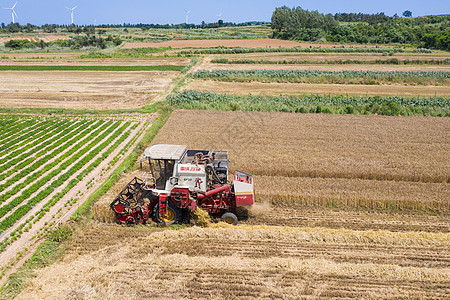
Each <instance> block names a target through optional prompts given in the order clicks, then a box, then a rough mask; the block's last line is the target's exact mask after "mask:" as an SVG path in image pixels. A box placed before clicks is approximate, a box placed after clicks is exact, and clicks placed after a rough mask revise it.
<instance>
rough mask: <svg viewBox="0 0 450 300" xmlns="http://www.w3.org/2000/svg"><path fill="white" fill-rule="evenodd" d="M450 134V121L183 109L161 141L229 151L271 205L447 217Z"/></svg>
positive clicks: (235, 164)
mask: <svg viewBox="0 0 450 300" xmlns="http://www.w3.org/2000/svg"><path fill="white" fill-rule="evenodd" d="M183 124H189V127H188V128H186V127H184V126H185V125H183ZM205 124H215V126H205ZM180 128H182V129H181V130H180ZM449 130H450V123H449V121H448V119H447V118H426V117H384V116H355V115H326V114H321V115H312V114H307V115H302V114H289V113H261V112H219V111H184V110H180V111H175V112H174V113H173V114H172V116H171V118H170V119H169V121H168V122H167V123H166V125H165V126H164V127H163V128H162V129H161V131H160V132H159V133H158V135H157V137H156V138H155V141H154V142H155V143H169V144H170V143H172V144H186V145H188V147H189V148H191V149H203V148H204V149H214V150H222V151H228V152H229V153H230V160H231V168H232V169H233V170H235V169H239V170H244V171H245V172H248V173H250V174H253V175H256V176H257V177H256V178H257V179H258V178H261V179H262V183H261V184H258V183H257V185H256V193H257V194H261V195H264V196H265V197H264V198H269V200H270V201H275V202H279V201H287V203H289V202H290V201H292V202H296V203H297V204H298V205H299V206H302V205H306V206H310V205H312V206H314V205H319V206H320V205H322V206H323V205H325V206H327V205H329V204H332V203H335V205H337V206H339V205H342V206H345V207H347V206H348V207H355V206H356V207H369V208H388V209H390V208H396V209H402V208H404V209H409V208H412V209H414V208H418V209H428V208H432V209H434V210H441V209H442V212H448V209H449V201H448V199H449V189H448V184H449V181H450V174H449V172H448V170H450V165H449V161H450V151H449V149H450V148H449V145H450V140H449V137H448V134H447V133H448V132H449ZM204 137H208V139H205V138H204ZM258 176H260V177H258ZM265 176H267V177H265ZM284 177H288V179H286V180H285V181H283V179H282V178H284ZM334 179H336V180H334ZM337 179H339V180H337ZM344 179H347V180H344ZM396 182H399V183H398V185H396ZM425 183H429V184H428V185H427V184H425ZM431 183H435V185H433V184H431ZM310 184H312V187H317V188H318V189H319V188H320V189H322V190H321V191H316V192H314V191H313V190H312V189H313V188H312V187H310V188H308V187H304V186H305V185H306V186H307V185H310ZM352 185H354V187H353V188H352V189H349V187H350V186H352ZM274 186H275V187H276V188H273V187H274ZM271 188H273V191H274V192H270V191H269V190H270V189H271ZM366 189H368V191H366ZM379 189H383V190H382V191H378V192H375V191H377V190H379ZM420 190H424V191H427V192H428V193H429V194H428V195H427V194H425V193H420V192H419V191H420ZM370 191H374V193H370ZM399 191H401V193H399ZM408 191H417V192H418V194H417V195H415V194H413V193H411V194H409V195H408ZM369 194H370V195H369ZM281 199H282V200H281Z"/></svg>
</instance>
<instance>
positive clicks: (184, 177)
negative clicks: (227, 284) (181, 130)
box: [110, 144, 254, 225]
mask: <svg viewBox="0 0 450 300" xmlns="http://www.w3.org/2000/svg"><path fill="white" fill-rule="evenodd" d="M145 161H147V162H148V165H149V173H145V176H144V179H139V178H137V177H136V178H134V179H133V180H131V181H130V182H129V183H128V184H127V185H126V186H125V188H124V189H123V190H122V191H121V192H120V193H119V195H118V196H117V197H116V198H115V199H114V201H113V202H112V203H111V204H110V207H111V209H112V210H113V211H114V213H115V214H116V220H117V221H118V222H120V223H124V224H127V225H134V224H144V223H145V222H147V220H149V219H152V220H153V221H155V222H157V223H165V224H174V223H181V222H182V221H183V220H184V219H185V218H184V217H185V216H187V215H188V211H189V210H195V209H196V207H197V206H198V207H200V208H201V209H203V210H205V211H207V212H208V213H209V214H210V215H211V216H214V217H221V218H222V221H224V222H227V223H229V224H234V225H236V224H237V222H238V217H237V209H238V208H239V207H246V206H251V205H253V203H254V192H253V176H252V175H250V174H247V173H244V172H241V171H236V174H235V175H234V176H233V180H232V181H231V182H229V181H228V162H229V161H228V153H227V152H211V151H208V150H187V146H184V145H164V144H157V145H153V146H151V147H149V148H147V149H146V150H145V152H144V158H143V159H142V160H141V168H142V163H143V162H145Z"/></svg>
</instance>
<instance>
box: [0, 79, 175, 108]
mask: <svg viewBox="0 0 450 300" xmlns="http://www.w3.org/2000/svg"><path fill="white" fill-rule="evenodd" d="M178 74H179V73H178V72H166V71H164V72H162V71H148V72H96V71H8V72H0V81H1V82H2V86H1V88H0V89H1V90H0V107H37V108H69V109H98V110H104V109H132V108H140V107H142V106H143V105H145V104H147V103H148V102H149V101H151V100H152V99H153V98H154V97H155V96H156V95H158V94H159V93H163V92H164V91H165V88H166V86H167V85H168V84H170V83H171V81H172V79H173V78H174V77H175V76H177V75H178Z"/></svg>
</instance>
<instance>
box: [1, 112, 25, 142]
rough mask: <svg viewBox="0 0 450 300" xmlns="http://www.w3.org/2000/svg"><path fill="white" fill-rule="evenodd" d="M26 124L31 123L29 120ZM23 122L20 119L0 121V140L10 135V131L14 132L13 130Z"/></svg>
mask: <svg viewBox="0 0 450 300" xmlns="http://www.w3.org/2000/svg"><path fill="white" fill-rule="evenodd" d="M2 117H3V116H2ZM27 121H28V122H32V121H31V120H27ZM23 122H24V120H22V119H17V118H15V119H13V118H11V119H2V120H1V121H0V124H1V125H0V140H3V139H4V138H5V137H6V136H7V134H11V131H13V132H14V128H16V127H17V126H19V125H20V124H21V123H23Z"/></svg>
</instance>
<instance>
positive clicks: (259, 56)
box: [208, 52, 448, 62]
mask: <svg viewBox="0 0 450 300" xmlns="http://www.w3.org/2000/svg"><path fill="white" fill-rule="evenodd" d="M208 58H211V59H213V58H216V59H217V58H227V59H230V60H233V59H252V60H272V61H278V60H287V61H290V60H306V61H314V60H323V61H325V60H328V61H335V60H362V61H367V62H374V61H376V60H389V59H393V58H396V59H398V60H407V59H409V60H445V59H446V58H448V54H447V53H439V52H434V53H426V54H424V53H396V54H395V55H394V56H383V54H382V53H317V52H309V53H308V52H301V53H295V52H265V53H240V54H217V55H211V56H209V55H208Z"/></svg>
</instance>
